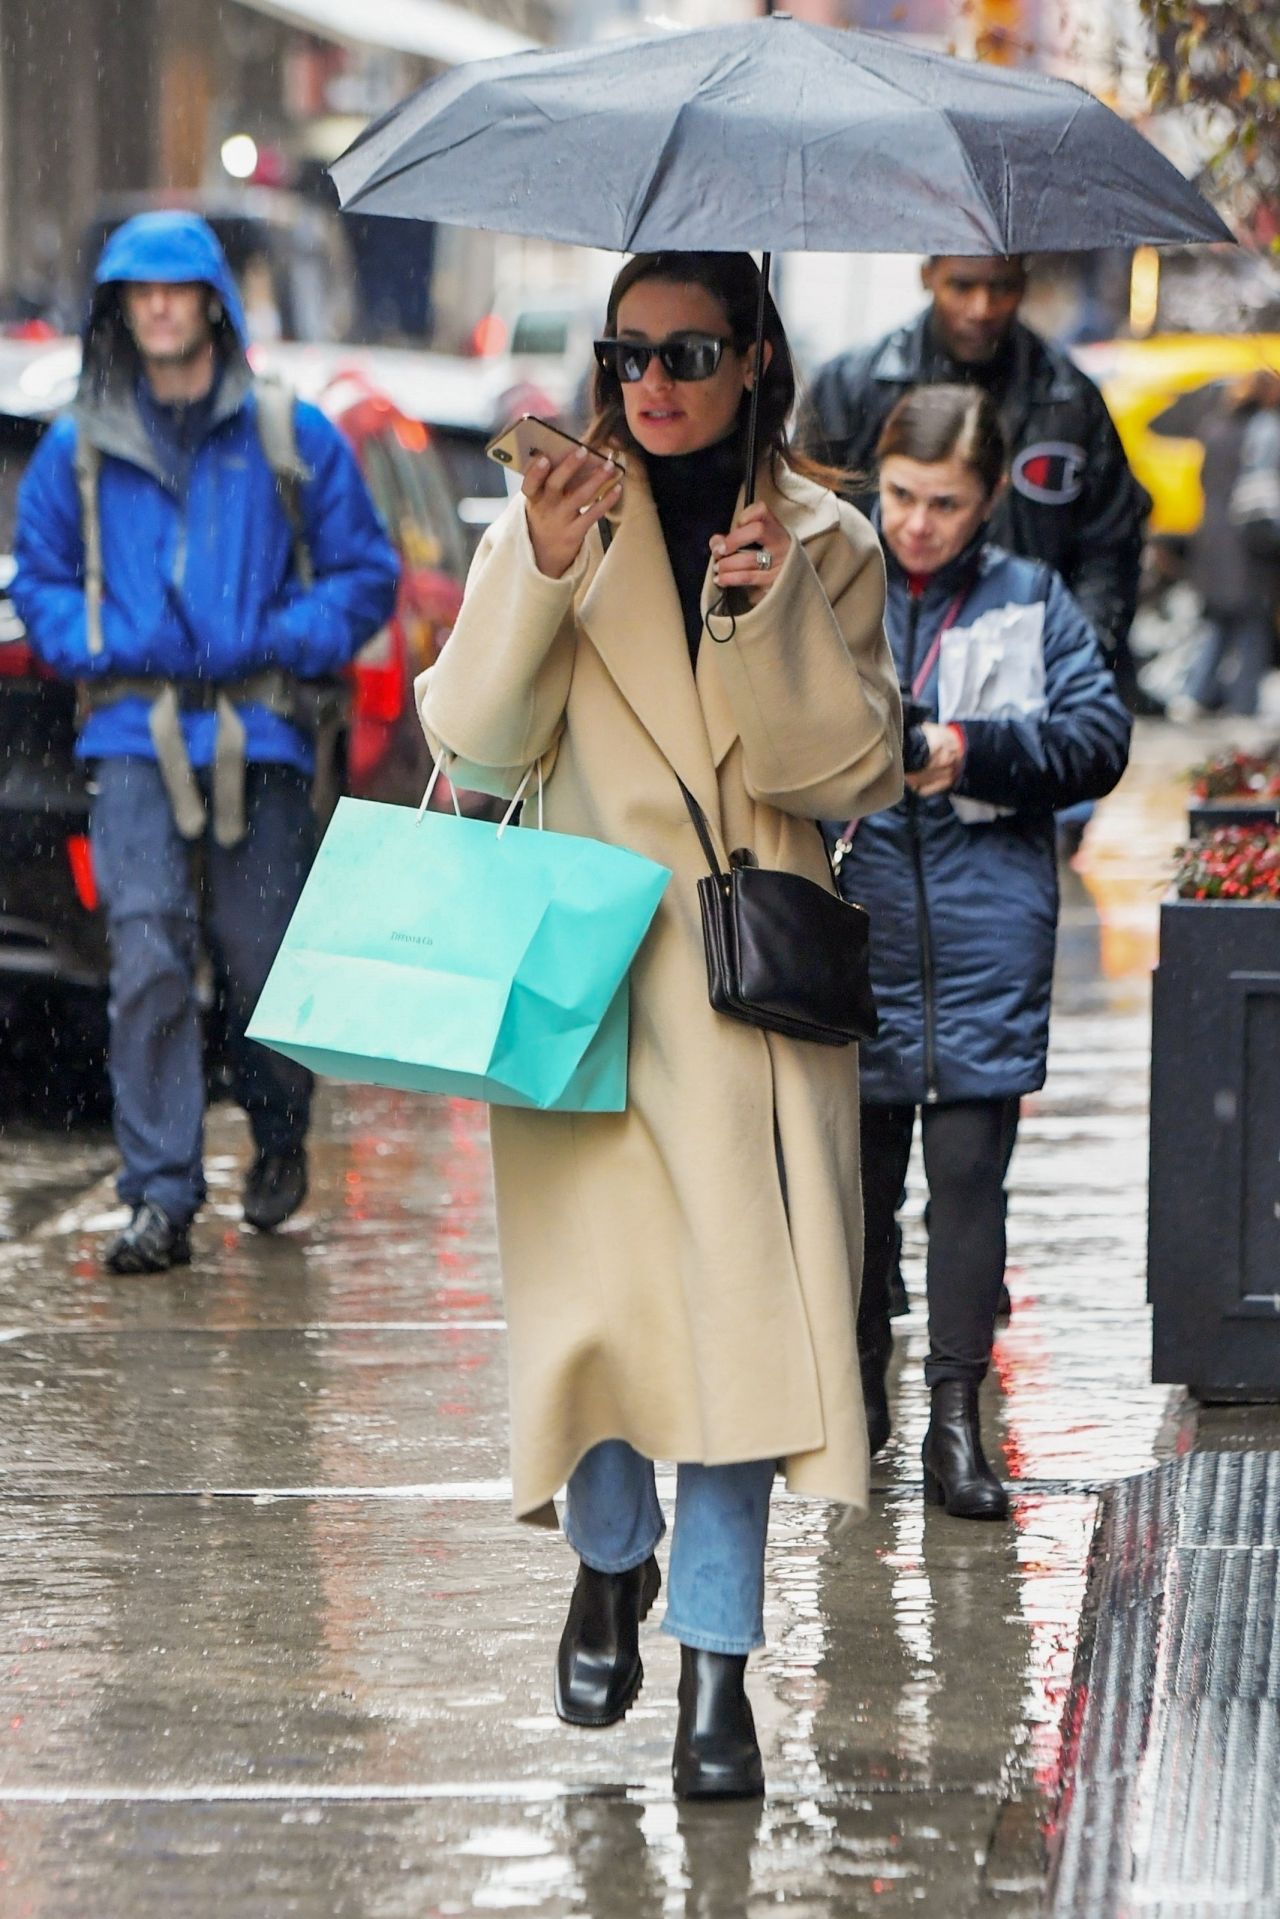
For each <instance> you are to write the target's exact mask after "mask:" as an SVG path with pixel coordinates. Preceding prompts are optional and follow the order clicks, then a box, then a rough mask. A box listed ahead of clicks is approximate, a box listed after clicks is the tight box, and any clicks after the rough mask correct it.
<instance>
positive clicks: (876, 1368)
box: [858, 1348, 893, 1459]
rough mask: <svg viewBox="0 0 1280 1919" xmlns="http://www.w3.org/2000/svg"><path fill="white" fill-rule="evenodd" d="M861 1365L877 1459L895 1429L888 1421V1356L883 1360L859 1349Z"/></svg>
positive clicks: (871, 1444) (871, 1445)
mask: <svg viewBox="0 0 1280 1919" xmlns="http://www.w3.org/2000/svg"><path fill="white" fill-rule="evenodd" d="M858 1366H859V1370H860V1371H861V1373H862V1404H863V1407H864V1409H865V1411H866V1415H867V1445H868V1446H869V1448H870V1450H871V1456H872V1458H873V1459H874V1458H875V1456H876V1454H877V1453H878V1452H883V1450H884V1448H885V1447H886V1446H887V1445H888V1443H889V1434H890V1433H891V1432H892V1430H893V1428H892V1425H891V1424H890V1420H889V1384H888V1377H887V1375H888V1371H889V1360H888V1356H887V1355H886V1356H885V1357H884V1358H883V1359H882V1358H881V1357H880V1355H879V1353H873V1352H867V1351H866V1350H865V1349H863V1348H859V1351H858Z"/></svg>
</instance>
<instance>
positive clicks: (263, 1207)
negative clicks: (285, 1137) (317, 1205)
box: [244, 1146, 307, 1233]
mask: <svg viewBox="0 0 1280 1919" xmlns="http://www.w3.org/2000/svg"><path fill="white" fill-rule="evenodd" d="M306 1197H307V1154H306V1148H305V1147H302V1146H295V1147H293V1148H292V1149H291V1151H289V1152H287V1153H259V1154H258V1156H257V1158H256V1159H255V1160H254V1162H253V1165H252V1166H251V1167H250V1168H249V1176H248V1178H247V1179H246V1180H245V1183H244V1216H245V1219H246V1221H247V1222H248V1224H249V1225H250V1226H256V1227H257V1229H258V1231H259V1232H260V1233H272V1232H274V1231H275V1229H276V1227H277V1226H283V1225H284V1223H285V1221H286V1219H291V1218H292V1217H293V1215H294V1214H295V1213H296V1212H297V1210H298V1208H299V1206H301V1204H302V1202H303V1200H304V1199H305V1198H306Z"/></svg>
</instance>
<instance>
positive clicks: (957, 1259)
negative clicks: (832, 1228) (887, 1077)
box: [858, 1099, 1021, 1386]
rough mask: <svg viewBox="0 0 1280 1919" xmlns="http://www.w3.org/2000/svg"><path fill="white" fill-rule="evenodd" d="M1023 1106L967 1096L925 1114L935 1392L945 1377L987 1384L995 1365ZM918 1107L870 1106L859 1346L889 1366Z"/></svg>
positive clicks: (866, 1113)
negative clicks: (897, 1244) (894, 1282)
mask: <svg viewBox="0 0 1280 1919" xmlns="http://www.w3.org/2000/svg"><path fill="white" fill-rule="evenodd" d="M1020 1104H1021V1102H1020V1101H1019V1100H1017V1099H968V1100H956V1101H954V1102H952V1103H950V1104H948V1105H945V1106H922V1107H921V1108H920V1109H919V1111H920V1128H921V1134H922V1142H923V1146H924V1170H925V1178H926V1179H927V1180H928V1183H929V1256H928V1264H927V1267H926V1284H927V1287H928V1294H929V1357H928V1358H927V1360H926V1361H925V1368H924V1376H925V1379H926V1381H927V1382H928V1384H929V1385H930V1386H936V1385H937V1383H938V1382H939V1380H943V1379H969V1380H973V1381H974V1382H975V1383H976V1382H979V1381H981V1380H982V1379H983V1378H984V1377H985V1375H986V1371H987V1367H988V1365H989V1363H990V1360H991V1348H992V1346H993V1344H994V1341H995V1326H996V1307H997V1305H998V1304H999V1299H1000V1287H1001V1285H1002V1284H1003V1281H1004V1263H1005V1198H1004V1180H1005V1175H1006V1173H1007V1172H1008V1170H1009V1161H1010V1159H1011V1157H1012V1155H1013V1147H1014V1141H1015V1140H1016V1138H1017V1133H1018V1113H1019V1107H1020ZM916 1110H917V1109H916V1108H915V1107H914V1106H872V1105H864V1106H863V1108H862V1140H861V1149H860V1150H861V1155H862V1206H863V1217H864V1222H865V1258H864V1261H863V1268H862V1295H861V1299H860V1301H859V1305H858V1345H859V1347H860V1348H861V1350H862V1351H863V1352H866V1353H870V1354H874V1355H875V1356H876V1357H877V1358H879V1359H881V1360H885V1359H887V1357H888V1354H889V1349H890V1347H891V1346H892V1344H893V1330H892V1327H891V1326H890V1323H889V1291H888V1288H889V1273H890V1271H891V1268H892V1264H893V1251H894V1225H895V1217H894V1216H895V1213H896V1211H897V1207H898V1203H899V1199H900V1195H901V1193H902V1188H903V1183H904V1181H905V1180H906V1177H907V1164H908V1162H909V1160H910V1158H911V1137H912V1134H913V1133H914V1131H915V1124H916Z"/></svg>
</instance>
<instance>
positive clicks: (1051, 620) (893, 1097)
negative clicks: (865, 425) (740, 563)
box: [827, 537, 1130, 1106]
mask: <svg viewBox="0 0 1280 1919" xmlns="http://www.w3.org/2000/svg"><path fill="white" fill-rule="evenodd" d="M886 564H887V567H888V587H889V590H888V601H887V604H886V608H885V628H886V631H887V633H888V636H889V642H890V645H891V646H892V648H893V654H894V659H895V661H896V663H897V667H898V675H899V680H900V682H901V684H902V685H903V686H904V687H910V686H912V685H913V683H914V682H915V680H916V679H917V677H918V675H919V674H920V673H921V670H922V668H923V666H924V664H925V662H926V661H927V660H928V659H929V656H930V651H931V648H932V644H933V641H934V639H935V638H936V636H937V634H938V630H939V628H940V627H941V626H942V624H943V622H944V620H946V619H947V616H948V613H949V612H951V611H952V609H953V608H954V609H955V618H956V623H957V625H963V626H968V625H970V624H971V623H972V622H973V621H975V620H976V619H978V617H979V616H980V615H982V614H984V613H988V612H995V611H996V610H997V609H1000V608H1004V607H1009V606H1028V607H1031V606H1036V605H1037V604H1039V605H1043V608H1044V628H1043V654H1044V678H1045V688H1044V692H1045V704H1044V710H1043V711H1042V712H1040V713H1038V714H1034V715H1028V714H1009V715H1007V716H1006V715H999V716H994V717H989V718H980V719H968V720H966V719H964V717H963V716H962V715H961V716H957V724H959V725H960V726H961V727H962V728H963V731H964V734H965V741H966V753H965V759H964V764H963V768H962V770H961V774H960V778H959V780H958V782H957V784H956V786H955V788H954V791H955V793H956V794H957V795H960V796H962V797H963V798H967V799H971V800H981V801H986V802H989V803H991V804H994V805H996V806H1000V807H1005V808H1009V809H1011V811H1009V812H1008V813H1007V814H1005V815H1004V816H1003V817H1001V818H999V819H996V820H994V821H990V822H988V823H984V824H965V823H964V822H963V821H962V820H961V819H960V818H959V817H958V815H957V813H956V809H955V808H954V806H953V805H952V803H951V796H950V794H939V795H937V796H935V797H934V798H931V799H920V798H918V797H917V796H916V795H915V794H914V793H911V792H910V791H909V792H908V793H907V794H906V796H905V798H904V799H902V800H901V801H900V802H899V803H898V805H897V806H894V807H891V808H890V809H889V810H888V811H886V812H883V813H876V814H873V815H872V816H871V817H870V818H869V819H865V820H861V821H859V822H858V825H857V828H856V831H855V832H854V835H853V845H852V850H851V851H850V852H849V854H848V855H847V856H846V858H845V859H844V861H843V864H842V866H841V869H840V879H839V887H840V892H841V894H842V895H843V897H844V898H845V899H847V900H854V901H857V902H858V903H859V904H860V905H862V906H865V907H866V908H867V910H868V912H869V913H870V915H871V976H872V982H873V985H874V987H875V993H876V1000H877V1003H878V1005H879V1009H880V1032H879V1036H878V1038H877V1039H875V1040H874V1041H873V1042H872V1043H871V1044H869V1045H864V1046H863V1047H862V1048H861V1056H860V1078H861V1092H862V1098H863V1099H864V1100H865V1101H867V1102H868V1103H870V1104H872V1105H893V1104H898V1103H901V1104H904V1105H905V1104H911V1105H917V1106H919V1105H924V1104H926V1103H931V1102H933V1101H940V1102H941V1101H949V1100H966V1099H1011V1098H1013V1097H1014V1096H1015V1095H1018V1094H1021V1093H1030V1092H1034V1091H1035V1090H1036V1089H1037V1088H1038V1087H1040V1086H1042V1085H1043V1084H1044V1076H1045V1065H1046V1060H1047V1056H1048V1049H1049V1002H1050V995H1051V992H1052V987H1053V960H1054V943H1055V935H1056V931H1057V922H1058V868H1057V854H1056V843H1055V831H1054V812H1055V810H1056V809H1059V808H1062V807H1067V806H1072V805H1075V804H1076V803H1077V802H1079V801H1081V800H1095V799H1100V798H1101V797H1102V796H1103V795H1104V794H1105V793H1109V792H1110V791H1111V789H1112V787H1114V786H1115V785H1116V783H1117V781H1118V780H1119V779H1120V776H1121V774H1122V773H1123V772H1124V769H1125V766H1126V764H1127V761H1128V756H1129V733H1130V720H1129V716H1128V714H1127V712H1126V711H1125V708H1124V705H1123V703H1122V702H1121V700H1120V697H1119V695H1118V694H1117V692H1116V689H1115V681H1114V678H1113V676H1112V674H1111V671H1110V669H1109V667H1108V666H1107V664H1106V662H1105V660H1104V658H1103V654H1102V648H1101V647H1100V645H1099V643H1098V640H1097V637H1096V635H1095V633H1094V631H1093V628H1092V627H1091V626H1090V625H1089V624H1088V622H1087V620H1086V619H1085V617H1084V614H1083V613H1082V612H1081V611H1080V608H1079V606H1078V605H1077V604H1076V602H1075V600H1074V599H1073V598H1072V597H1071V594H1070V593H1069V592H1068V591H1067V589H1066V587H1065V586H1064V585H1063V584H1062V581H1061V580H1060V579H1059V578H1058V575H1057V574H1056V573H1055V572H1053V570H1052V568H1050V567H1047V566H1044V565H1041V564H1040V563H1039V562H1037V561H1034V560H1026V559H1017V558H1015V557H1014V556H1013V555H1012V554H1009V553H1006V552H1005V551H1004V550H1003V549H1002V548H1000V547H996V546H990V545H983V544H982V540H981V537H979V539H977V540H975V541H974V542H973V543H972V544H971V546H970V547H969V548H968V549H967V551H966V552H965V553H963V554H961V555H960V557H959V558H958V559H957V560H954V561H953V562H952V563H951V565H950V566H948V567H945V568H943V569H942V570H941V571H940V572H939V573H937V574H935V575H933V576H932V578H931V579H930V580H929V581H928V582H927V584H926V585H925V587H924V590H923V592H922V593H919V594H914V593H913V592H912V591H911V587H910V584H909V582H908V580H907V577H906V575H905V574H904V573H903V571H902V569H901V567H900V566H899V565H898V564H897V561H896V560H895V559H894V557H893V555H892V554H891V553H887V554H886ZM917 698H918V699H919V702H920V704H921V705H922V706H923V707H924V708H926V709H927V712H926V717H929V718H932V719H934V720H936V719H937V717H938V666H937V663H936V661H935V663H934V665H933V667H932V670H931V671H930V673H929V676H928V678H927V680H925V682H924V684H923V685H922V687H921V689H920V692H919V693H918V695H917ZM827 832H828V837H829V838H830V839H834V837H835V835H834V832H833V831H832V829H831V828H828V829H827Z"/></svg>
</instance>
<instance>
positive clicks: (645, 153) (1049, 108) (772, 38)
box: [332, 14, 1232, 494]
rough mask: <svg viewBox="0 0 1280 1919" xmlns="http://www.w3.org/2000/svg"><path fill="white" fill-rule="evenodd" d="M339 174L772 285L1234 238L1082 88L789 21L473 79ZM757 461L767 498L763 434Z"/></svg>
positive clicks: (380, 190)
mask: <svg viewBox="0 0 1280 1919" xmlns="http://www.w3.org/2000/svg"><path fill="white" fill-rule="evenodd" d="M332 174H333V179H334V182H335V184H336V186H337V189H338V195H339V198H340V200H341V203H342V205H343V207H344V208H345V209H347V210H348V211H354V210H356V209H359V210H360V211H361V212H365V213H378V214H387V215H391V216H394V217H398V218H401V219H410V220H445V221H448V222H450V223H451V224H453V225H457V226H471V227H485V228H491V229H496V230H498V231H500V232H504V233H527V234H533V235H537V236H539V237H541V238H543V239H548V240H564V241H568V242H570V243H573V244H576V245H580V246H592V247H605V248H612V249H614V250H616V251H619V252H628V253H632V252H634V253H648V252H657V251H660V250H662V249H664V248H679V249H682V250H683V249H694V248H710V249H714V250H716V251H720V252H737V251H763V253H764V273H763V283H767V279H768V272H769V260H770V255H771V254H772V253H773V252H775V251H778V250H780V249H783V248H794V249H799V250H802V251H806V252H875V253H885V252H898V253H964V254H988V255H990V254H1006V255H1007V254H1015V253H1036V252H1044V251H1054V252H1059V251H1066V250H1071V249H1086V248H1094V247H1123V246H1136V245H1141V244H1154V245H1161V244H1183V243H1185V242H1187V241H1196V240H1230V239H1231V237H1232V236H1231V234H1230V232H1229V231H1228V229H1227V228H1226V227H1225V226H1224V225H1223V223H1222V221H1221V220H1220V219H1219V218H1218V216H1217V214H1216V213H1214V211H1213V210H1212V208H1211V207H1209V206H1208V205H1207V204H1206V202H1205V201H1204V200H1203V199H1202V198H1201V197H1200V195H1199V194H1198V193H1197V192H1196V190H1195V188H1194V187H1192V186H1190V185H1189V184H1188V183H1187V181H1185V180H1184V179H1183V178H1182V175H1181V174H1180V173H1179V172H1178V171H1177V169H1176V168H1175V167H1173V166H1172V165H1171V164H1170V162H1169V161H1168V160H1166V159H1165V158H1164V157H1163V155H1162V154H1160V153H1158V152H1157V151H1156V150H1155V148H1154V147H1153V146H1151V145H1150V144H1149V143H1148V142H1147V141H1146V140H1144V139H1143V138H1142V136H1141V134H1139V133H1137V132H1136V131H1135V130H1134V129H1133V128H1132V127H1130V126H1128V125H1127V124H1126V123H1125V122H1124V121H1123V120H1121V119H1120V118H1119V117H1118V116H1117V115H1116V114H1114V113H1112V112H1111V110H1110V108H1108V107H1105V106H1103V105H1102V103H1101V101H1099V100H1095V99H1094V98H1093V96H1092V95H1091V94H1089V93H1085V92H1084V91H1083V90H1082V89H1081V88H1079V87H1076V86H1072V85H1071V84H1070V83H1069V82H1068V81H1065V80H1056V79H1051V78H1049V77H1048V76H1047V75H1044V74H1039V73H1023V72H1011V71H1009V70H1007V69H1003V68H996V67H987V66H982V65H979V64H975V63H972V62H969V61H964V60H958V59H955V58H953V57H951V56H948V55H946V54H939V53H930V52H927V51H925V50H923V49H921V48H919V47H914V46H910V45H908V44H906V43H905V42H904V41H902V40H897V39H893V38H891V37H889V36H887V35H883V34H876V33H860V32H840V31H835V30H833V29H830V28H825V27H812V26H808V25H803V24H801V23H800V22H799V21H795V20H792V19H791V18H790V17H789V16H788V15H786V14H774V15H773V16H772V17H770V18H768V19H761V20H751V21H746V22H743V23H740V24H737V25H734V26H727V27H711V28H706V29H702V30H699V31H696V32H690V33H664V34H653V35H647V36H645V37H643V38H639V39H632V40H615V41H607V42H605V43H603V44H602V45H600V46H595V47H589V48H584V49H572V50H569V51H566V52H557V53H546V52H532V53H518V54H513V55H511V56H509V57H507V58H504V59H500V60H481V61H476V62H474V63H473V64H471V65H468V66H463V67H459V68H456V69H455V70H454V71H453V72H452V73H448V74H445V75H444V76H443V77H442V78H441V79H438V80H434V81H431V82H430V83H429V84H428V85H427V86H425V87H423V88H421V89H420V90H419V91H418V92H417V93H415V94H413V95H411V96H410V97H409V98H408V99H407V100H405V101H403V102H402V103H401V104H400V105H399V106H398V107H396V108H394V109H393V110H392V111H391V112H390V113H388V114H386V115H385V116H384V117H383V118H382V119H381V120H379V121H378V122H377V123H376V124H375V125H374V126H372V127H370V128H369V129H368V131H367V132H366V133H364V134H363V135H362V136H361V138H360V139H359V140H357V141H356V143H355V145H354V146H352V147H351V148H350V149H349V150H348V151H347V152H346V153H345V154H343V156H342V158H341V159H340V160H338V161H337V162H336V163H335V165H334V166H333V168H332ZM763 283H762V289H761V308H760V321H761V325H763V318H764V297H763V294H764V285H763ZM752 424H753V428H754V422H753V423H752ZM749 447H750V452H751V455H752V459H751V464H750V466H749V468H748V474H749V476H751V475H753V474H754V450H755V447H754V431H753V433H752V435H751V437H750V440H749ZM749 493H750V486H748V494H749Z"/></svg>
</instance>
